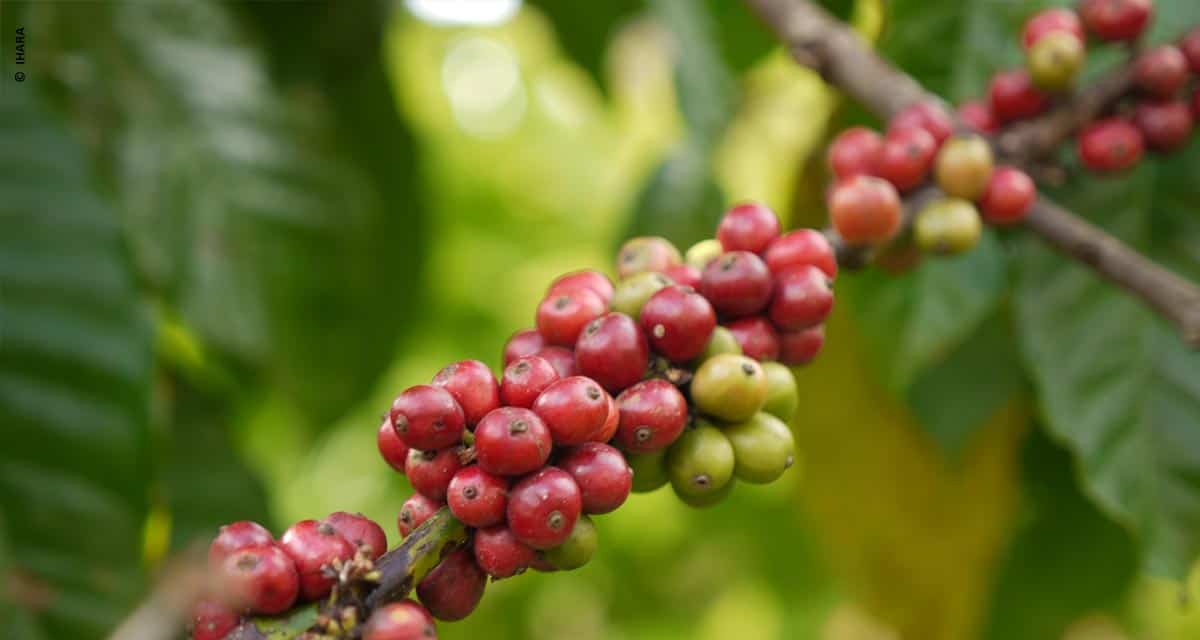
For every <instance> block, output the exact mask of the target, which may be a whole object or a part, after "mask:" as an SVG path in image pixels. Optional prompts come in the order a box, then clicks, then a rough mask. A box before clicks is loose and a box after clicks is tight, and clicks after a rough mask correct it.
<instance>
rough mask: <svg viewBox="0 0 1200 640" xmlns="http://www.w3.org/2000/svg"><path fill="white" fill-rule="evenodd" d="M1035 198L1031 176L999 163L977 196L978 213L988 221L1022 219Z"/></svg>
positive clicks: (997, 221) (999, 222)
mask: <svg viewBox="0 0 1200 640" xmlns="http://www.w3.org/2000/svg"><path fill="white" fill-rule="evenodd" d="M1036 199H1037V186H1036V185H1034V184H1033V179H1032V178H1030V177H1029V176H1028V175H1027V174H1026V173H1025V172H1024V171H1021V170H1020V169H1017V168H1014V167H1008V166H1000V167H996V170H995V171H993V172H992V178H991V179H990V180H988V186H987V189H985V190H984V192H983V196H982V197H980V199H979V212H980V214H981V215H982V216H983V219H984V220H986V221H987V222H988V223H990V224H1012V223H1014V222H1019V221H1021V220H1024V219H1025V215H1026V214H1028V213H1029V209H1030V207H1032V206H1033V201H1034V200H1036Z"/></svg>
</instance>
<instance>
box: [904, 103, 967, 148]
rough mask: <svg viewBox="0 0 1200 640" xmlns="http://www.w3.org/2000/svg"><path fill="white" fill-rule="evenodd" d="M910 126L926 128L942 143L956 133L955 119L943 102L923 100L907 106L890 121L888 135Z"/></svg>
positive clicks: (935, 139) (937, 142)
mask: <svg viewBox="0 0 1200 640" xmlns="http://www.w3.org/2000/svg"><path fill="white" fill-rule="evenodd" d="M909 128H917V129H924V130H925V131H927V132H929V135H931V136H933V139H934V142H935V143H936V144H938V145H940V144H942V142H943V141H944V140H945V139H946V138H949V137H950V134H952V133H954V121H953V120H952V119H951V118H950V114H949V113H947V111H946V108H945V107H943V106H942V105H941V103H939V102H934V101H932V100H922V101H920V102H916V103H913V104H911V105H909V106H907V107H905V108H904V109H903V110H901V111H900V112H899V113H897V114H896V115H894V116H892V119H891V120H890V121H889V122H888V135H889V136H890V135H892V133H894V132H896V131H898V130H900V129H909Z"/></svg>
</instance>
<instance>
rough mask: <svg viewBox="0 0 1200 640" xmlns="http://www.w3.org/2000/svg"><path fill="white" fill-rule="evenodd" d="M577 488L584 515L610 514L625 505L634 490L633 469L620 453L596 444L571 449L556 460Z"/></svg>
mask: <svg viewBox="0 0 1200 640" xmlns="http://www.w3.org/2000/svg"><path fill="white" fill-rule="evenodd" d="M558 466H559V468H561V469H562V470H563V471H566V472H567V473H569V474H571V477H572V478H574V479H575V484H577V485H579V496H580V502H581V504H582V505H583V512H584V513H589V514H599V513H609V512H612V511H616V509H617V507H619V506H621V505H622V504H624V503H625V499H626V498H628V497H629V492H630V490H632V489H633V469H630V468H629V464H628V463H627V462H625V456H623V455H621V452H620V451H617V450H616V449H614V448H612V447H610V446H608V445H606V444H602V443H599V442H588V443H585V444H581V445H579V446H578V447H575V448H574V449H571V450H569V451H567V452H566V454H564V455H563V457H562V458H561V459H560V460H559V461H558Z"/></svg>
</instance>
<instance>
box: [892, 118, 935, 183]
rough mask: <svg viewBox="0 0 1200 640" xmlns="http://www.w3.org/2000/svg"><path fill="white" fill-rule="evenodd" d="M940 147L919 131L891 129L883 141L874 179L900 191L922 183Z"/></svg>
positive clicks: (932, 139) (932, 138) (900, 128)
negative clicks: (884, 181)
mask: <svg viewBox="0 0 1200 640" xmlns="http://www.w3.org/2000/svg"><path fill="white" fill-rule="evenodd" d="M939 144H940V143H939V142H938V141H937V139H936V138H934V137H933V136H932V135H931V134H930V133H929V131H927V130H926V129H922V128H920V127H914V126H908V127H893V128H892V129H891V130H890V131H889V132H888V136H887V138H885V139H884V141H883V152H882V153H881V155H880V157H879V169H878V171H877V175H878V176H879V177H880V178H883V179H884V180H887V181H888V182H890V183H892V185H893V186H895V187H896V188H897V189H899V190H900V191H908V190H909V189H912V188H913V187H916V186H917V185H919V184H921V183H922V182H925V179H926V178H927V177H928V176H929V170H930V169H931V168H932V167H933V159H934V157H935V156H936V155H937V149H938V145H939Z"/></svg>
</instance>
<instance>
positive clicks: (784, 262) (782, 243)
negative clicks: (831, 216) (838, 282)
mask: <svg viewBox="0 0 1200 640" xmlns="http://www.w3.org/2000/svg"><path fill="white" fill-rule="evenodd" d="M763 260H765V261H766V263H767V269H768V270H769V271H770V272H771V273H772V275H774V274H779V273H783V272H784V271H786V270H788V269H790V268H792V267H801V266H806V265H811V266H814V267H816V268H818V269H820V270H821V271H823V272H824V273H825V275H827V276H829V277H830V278H836V277H837V269H838V268H837V256H836V255H834V252H833V246H832V245H830V244H829V238H826V237H825V234H823V233H821V232H820V231H817V230H816V229H796V230H795V231H789V232H788V233H785V234H783V235H782V236H780V237H779V238H776V239H775V241H774V242H772V243H771V245H770V246H768V247H767V251H766V253H764V254H763Z"/></svg>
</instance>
